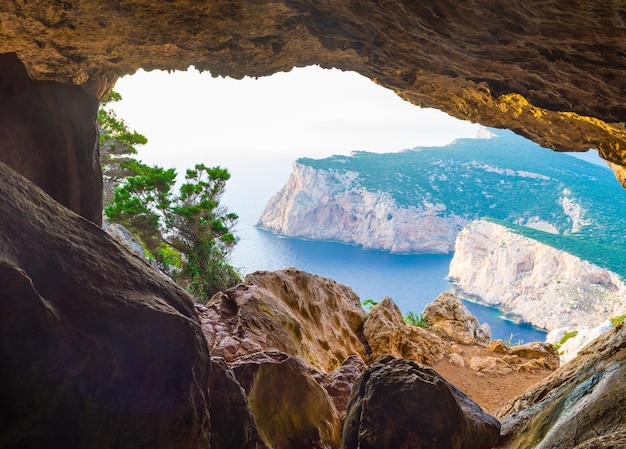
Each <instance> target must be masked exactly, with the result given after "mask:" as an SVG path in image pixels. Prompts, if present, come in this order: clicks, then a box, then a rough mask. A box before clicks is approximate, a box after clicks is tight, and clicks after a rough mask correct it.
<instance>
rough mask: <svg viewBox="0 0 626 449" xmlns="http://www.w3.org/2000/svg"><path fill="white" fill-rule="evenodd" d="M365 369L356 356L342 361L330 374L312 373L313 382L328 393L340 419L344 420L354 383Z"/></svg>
mask: <svg viewBox="0 0 626 449" xmlns="http://www.w3.org/2000/svg"><path fill="white" fill-rule="evenodd" d="M366 369H367V365H366V364H365V362H364V361H363V359H361V357H359V356H358V355H356V354H353V355H351V356H350V357H348V358H347V359H346V360H344V361H343V363H342V364H341V366H340V367H339V368H336V369H334V370H332V371H331V372H330V373H328V374H325V373H320V372H314V373H312V375H313V377H314V378H315V380H316V381H317V382H318V383H319V384H320V385H321V386H322V387H324V389H325V390H326V391H327V392H328V394H329V395H330V397H331V398H332V400H333V402H334V404H335V408H336V409H337V412H338V413H339V416H340V417H341V419H342V420H343V419H345V417H346V411H347V409H348V401H349V400H350V392H351V391H352V385H354V381H355V380H356V379H357V378H358V377H359V376H360V375H361V373H363V371H365V370H366Z"/></svg>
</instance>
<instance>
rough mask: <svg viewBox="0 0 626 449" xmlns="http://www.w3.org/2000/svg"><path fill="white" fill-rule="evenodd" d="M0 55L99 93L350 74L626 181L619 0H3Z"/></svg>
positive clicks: (624, 12)
mask: <svg viewBox="0 0 626 449" xmlns="http://www.w3.org/2000/svg"><path fill="white" fill-rule="evenodd" d="M0 53H16V54H17V55H18V57H19V58H20V59H21V60H22V61H23V63H24V64H25V65H26V67H27V70H28V71H29V74H30V76H31V77H32V78H34V79H37V80H54V81H60V82H64V83H69V84H77V85H81V86H83V87H84V88H85V89H86V90H87V91H89V92H91V93H93V94H94V95H96V96H100V95H102V94H103V93H104V92H105V91H106V90H107V89H108V88H109V87H111V86H112V85H113V84H114V83H115V80H116V79H118V78H119V77H120V76H123V75H126V74H131V73H134V72H135V71H136V70H137V69H139V68H143V69H145V70H152V69H163V70H186V69H187V68H188V67H189V66H190V65H193V66H195V67H196V68H197V69H198V70H201V71H210V72H211V74H212V75H214V76H231V77H234V78H241V77H243V76H246V75H248V76H266V75H270V74H272V73H275V72H278V71H288V70H290V69H291V68H293V67H301V66H307V65H313V64H319V65H320V66H322V67H326V68H330V67H336V68H339V69H342V70H353V71H356V72H359V73H361V74H362V75H364V76H367V77H369V78H370V79H372V80H373V81H374V82H376V83H378V84H380V85H382V86H384V87H387V88H389V89H392V90H394V91H395V92H396V93H397V95H399V96H400V97H402V98H403V99H405V100H407V101H410V102H412V103H414V104H416V105H419V106H422V107H432V108H436V109H440V110H442V111H445V112H447V113H448V114H450V115H452V116H455V117H458V118H460V119H464V120H469V121H472V122H478V123H481V124H483V125H486V126H492V127H499V128H509V129H512V130H513V131H515V132H517V133H519V134H521V135H524V136H526V137H528V138H530V139H532V140H534V141H536V142H537V143H539V144H541V145H543V146H546V147H549V148H553V149H555V150H558V151H584V150H587V149H588V148H595V149H597V150H598V152H599V153H600V155H601V156H602V157H603V158H604V159H605V160H607V161H608V162H609V165H611V166H612V168H613V169H614V171H615V173H616V176H617V177H618V179H619V180H620V181H621V182H622V184H623V185H626V168H625V167H626V129H625V125H624V122H626V102H624V99H625V98H626V2H624V1H623V0H613V1H611V0H603V1H597V0H589V1H586V0H581V1H573V2H563V1H562V0H543V1H532V0H508V1H506V2H502V1H496V0H466V1H463V2H459V1H457V0H425V1H416V0H293V1H289V0H283V1H278V0H277V1H272V0H213V1H208V0H205V1H200V0H48V1H43V0H3V1H2V2H1V4H0ZM155 95H158V92H155Z"/></svg>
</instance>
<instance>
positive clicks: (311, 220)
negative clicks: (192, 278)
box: [258, 130, 626, 253]
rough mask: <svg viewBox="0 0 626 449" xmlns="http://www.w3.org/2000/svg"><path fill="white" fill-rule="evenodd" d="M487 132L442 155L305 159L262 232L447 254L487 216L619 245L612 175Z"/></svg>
mask: <svg viewBox="0 0 626 449" xmlns="http://www.w3.org/2000/svg"><path fill="white" fill-rule="evenodd" d="M489 133H490V136H491V138H488V139H485V138H475V139H458V140H456V141H454V142H452V143H451V144H449V145H446V146H444V147H418V148H414V149H412V150H406V151H402V152H398V153H383V154H377V153H371V152H365V151H357V152H353V153H352V154H351V155H350V156H343V155H337V156H331V157H327V158H323V159H311V158H300V159H298V160H297V161H296V162H295V163H294V166H293V171H292V173H291V176H290V178H289V180H288V181H287V184H286V185H285V186H284V188H283V189H281V191H279V192H278V193H277V194H276V195H275V196H274V197H273V198H271V199H270V200H269V202H268V203H267V205H266V208H265V211H264V212H263V214H262V216H261V218H260V219H259V222H258V225H259V226H260V227H262V228H265V229H268V230H271V231H273V232H277V233H279V234H282V235H285V236H288V237H297V238H305V239H313V240H327V241H337V242H342V243H348V244H355V245H360V246H363V247H365V248H372V249H379V250H385V251H391V252H396V253H409V252H412V253H448V252H451V251H452V250H453V249H454V240H455V239H456V236H457V234H458V232H459V231H460V230H461V229H462V228H463V227H464V226H465V225H466V224H467V223H469V221H471V220H474V219H477V218H479V217H482V216H489V217H494V218H497V219H501V220H505V221H509V222H512V223H516V224H519V225H524V226H527V227H531V228H534V229H543V230H547V231H549V232H552V233H554V234H562V235H571V234H576V233H578V234H584V235H590V236H593V238H594V239H595V240H594V241H595V242H596V243H604V244H610V245H615V244H616V242H615V237H614V236H615V235H616V234H618V233H620V232H623V229H626V218H622V217H623V214H621V213H620V212H619V211H620V210H623V209H624V208H626V196H624V195H622V192H623V189H622V188H621V187H620V186H619V184H618V183H616V182H615V179H613V177H612V176H611V173H610V172H609V171H608V170H606V168H604V167H600V166H597V165H593V164H590V163H589V162H586V161H582V160H579V159H576V158H573V157H571V156H566V155H557V154H554V153H552V152H550V151H546V149H545V148H541V147H540V146H538V145H536V144H535V143H533V142H530V141H528V140H527V139H523V138H521V137H519V136H517V135H515V134H513V133H511V132H509V131H502V130H491V131H489ZM576 167H580V169H581V170H583V171H585V174H584V175H582V176H581V175H580V174H579V170H577V169H576ZM607 194H609V195H611V196H612V197H613V198H614V200H613V202H612V203H607V202H606V195H607ZM521 195H523V197H524V200H523V204H522V205H520V196H521ZM618 243H619V242H618ZM625 249H626V247H625Z"/></svg>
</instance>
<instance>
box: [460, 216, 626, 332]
mask: <svg viewBox="0 0 626 449" xmlns="http://www.w3.org/2000/svg"><path fill="white" fill-rule="evenodd" d="M449 276H450V278H452V279H454V280H455V282H456V286H457V289H458V291H459V293H460V295H461V296H467V297H475V298H479V300H480V301H481V302H485V303H487V304H492V305H494V306H497V307H498V308H500V309H502V310H504V311H505V312H507V313H509V314H511V315H514V316H517V317H519V318H521V319H522V320H524V321H527V322H529V323H532V324H533V325H535V326H537V327H540V328H544V329H548V330H552V329H556V328H561V327H567V328H568V329H572V328H576V327H583V326H596V325H598V324H600V323H601V322H603V321H605V320H606V319H607V318H611V317H614V316H618V315H622V314H624V313H625V311H626V286H625V285H624V283H623V281H622V280H621V279H620V277H619V276H618V275H617V274H615V273H613V272H611V271H608V270H605V269H603V268H600V267H598V266H596V265H593V264H591V263H589V262H586V261H582V260H580V259H579V258H578V257H575V256H573V255H571V254H569V253H566V252H564V251H560V250H557V249H555V248H553V247H551V246H548V245H545V244H542V243H539V242H537V241H536V240H533V239H529V238H526V237H523V236H521V235H519V234H516V233H514V232H512V231H510V230H509V229H508V228H506V227H504V226H501V225H498V224H495V223H491V222H487V221H484V220H478V221H475V222H472V223H471V224H470V225H468V226H467V227H466V228H465V229H464V230H463V231H462V232H461V233H460V234H459V237H458V238H457V242H456V246H455V254H454V258H453V259H452V262H451V263H450V274H449Z"/></svg>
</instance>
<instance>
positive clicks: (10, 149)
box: [0, 53, 102, 223]
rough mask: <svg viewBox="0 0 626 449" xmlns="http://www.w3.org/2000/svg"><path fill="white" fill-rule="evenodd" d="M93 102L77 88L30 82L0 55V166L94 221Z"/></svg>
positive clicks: (97, 182)
mask: <svg viewBox="0 0 626 449" xmlns="http://www.w3.org/2000/svg"><path fill="white" fill-rule="evenodd" d="M97 110H98V99H97V98H96V97H95V96H93V95H91V94H89V93H88V92H86V91H85V90H84V89H82V88H81V87H80V86H73V85H69V84H65V83H59V82H56V81H36V80H33V79H31V78H30V77H29V76H28V73H27V72H26V68H25V67H24V65H23V64H22V62H21V61H20V60H19V59H18V58H17V55H15V53H8V54H2V55H0V162H4V163H5V164H7V165H8V166H9V167H11V168H12V169H13V170H15V171H16V172H18V173H20V174H21V175H23V176H25V177H26V178H28V179H30V180H31V181H33V182H34V183H35V184H36V185H38V186H39V187H41V188H42V189H43V190H44V191H46V192H47V193H48V194H49V195H50V196H51V197H52V198H54V199H55V200H57V201H58V202H59V203H61V204H63V205H64V206H66V207H68V208H69V209H71V210H72V211H74V212H76V213H78V214H80V215H82V216H84V217H86V218H87V219H89V220H91V221H93V222H94V223H100V222H101V217H102V194H101V193H100V194H99V192H102V174H101V171H100V161H99V158H98V152H97V141H98V136H97V130H96V126H95V120H96V113H97Z"/></svg>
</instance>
